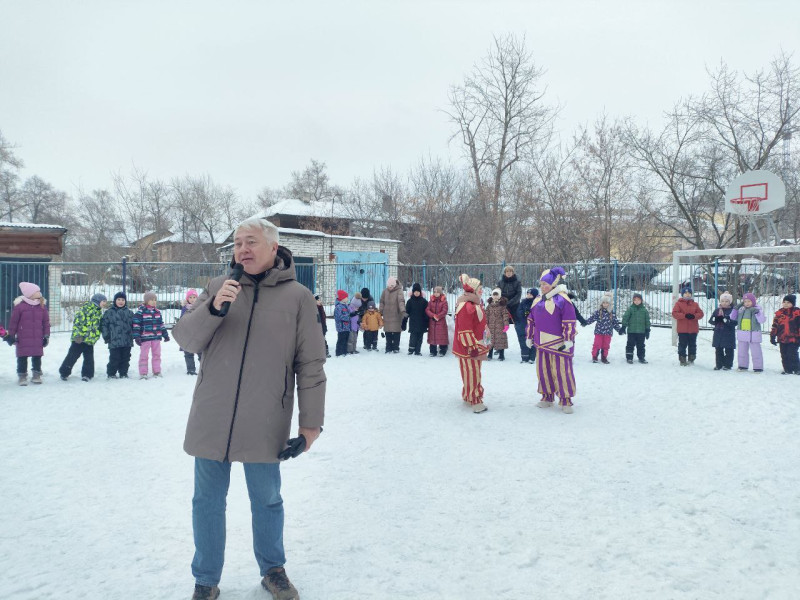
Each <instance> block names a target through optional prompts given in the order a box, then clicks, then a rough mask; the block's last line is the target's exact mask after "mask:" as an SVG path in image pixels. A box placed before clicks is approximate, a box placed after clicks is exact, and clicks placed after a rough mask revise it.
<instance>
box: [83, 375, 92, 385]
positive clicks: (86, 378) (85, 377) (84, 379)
mask: <svg viewBox="0 0 800 600" xmlns="http://www.w3.org/2000/svg"><path fill="white" fill-rule="evenodd" d="M91 379H92V378H91V377H87V376H86V375H84V376H83V377H81V381H83V382H86V383H89V381H91Z"/></svg>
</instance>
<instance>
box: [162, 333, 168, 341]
mask: <svg viewBox="0 0 800 600" xmlns="http://www.w3.org/2000/svg"><path fill="white" fill-rule="evenodd" d="M162 337H163V338H164V341H165V342H168V341H169V334H168V333H165V334H164V335H163V336H162Z"/></svg>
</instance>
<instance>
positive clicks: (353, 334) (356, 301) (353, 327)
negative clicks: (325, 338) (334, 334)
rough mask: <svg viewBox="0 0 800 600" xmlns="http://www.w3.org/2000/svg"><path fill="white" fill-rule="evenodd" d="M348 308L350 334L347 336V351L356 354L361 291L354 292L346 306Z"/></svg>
mask: <svg viewBox="0 0 800 600" xmlns="http://www.w3.org/2000/svg"><path fill="white" fill-rule="evenodd" d="M348 308H349V309H350V336H349V337H348V338H347V353H348V354H358V350H356V348H357V347H358V328H359V321H360V320H361V293H360V292H356V295H355V298H353V301H352V302H351V303H350V306H349V307H348Z"/></svg>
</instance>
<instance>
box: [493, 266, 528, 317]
mask: <svg viewBox="0 0 800 600" xmlns="http://www.w3.org/2000/svg"><path fill="white" fill-rule="evenodd" d="M497 287H499V288H500V295H501V296H502V297H503V298H505V299H506V308H508V314H509V316H510V317H513V316H514V315H516V314H517V306H519V303H520V300H522V283H521V282H520V280H519V279H517V276H516V274H515V273H514V267H512V266H511V265H506V268H505V269H503V276H502V277H501V278H500V281H498V282H497Z"/></svg>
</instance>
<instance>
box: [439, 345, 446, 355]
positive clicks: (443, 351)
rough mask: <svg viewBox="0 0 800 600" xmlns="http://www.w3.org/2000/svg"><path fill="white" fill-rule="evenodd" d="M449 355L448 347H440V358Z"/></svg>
mask: <svg viewBox="0 0 800 600" xmlns="http://www.w3.org/2000/svg"><path fill="white" fill-rule="evenodd" d="M445 354H447V346H439V356H444V355H445Z"/></svg>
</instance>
